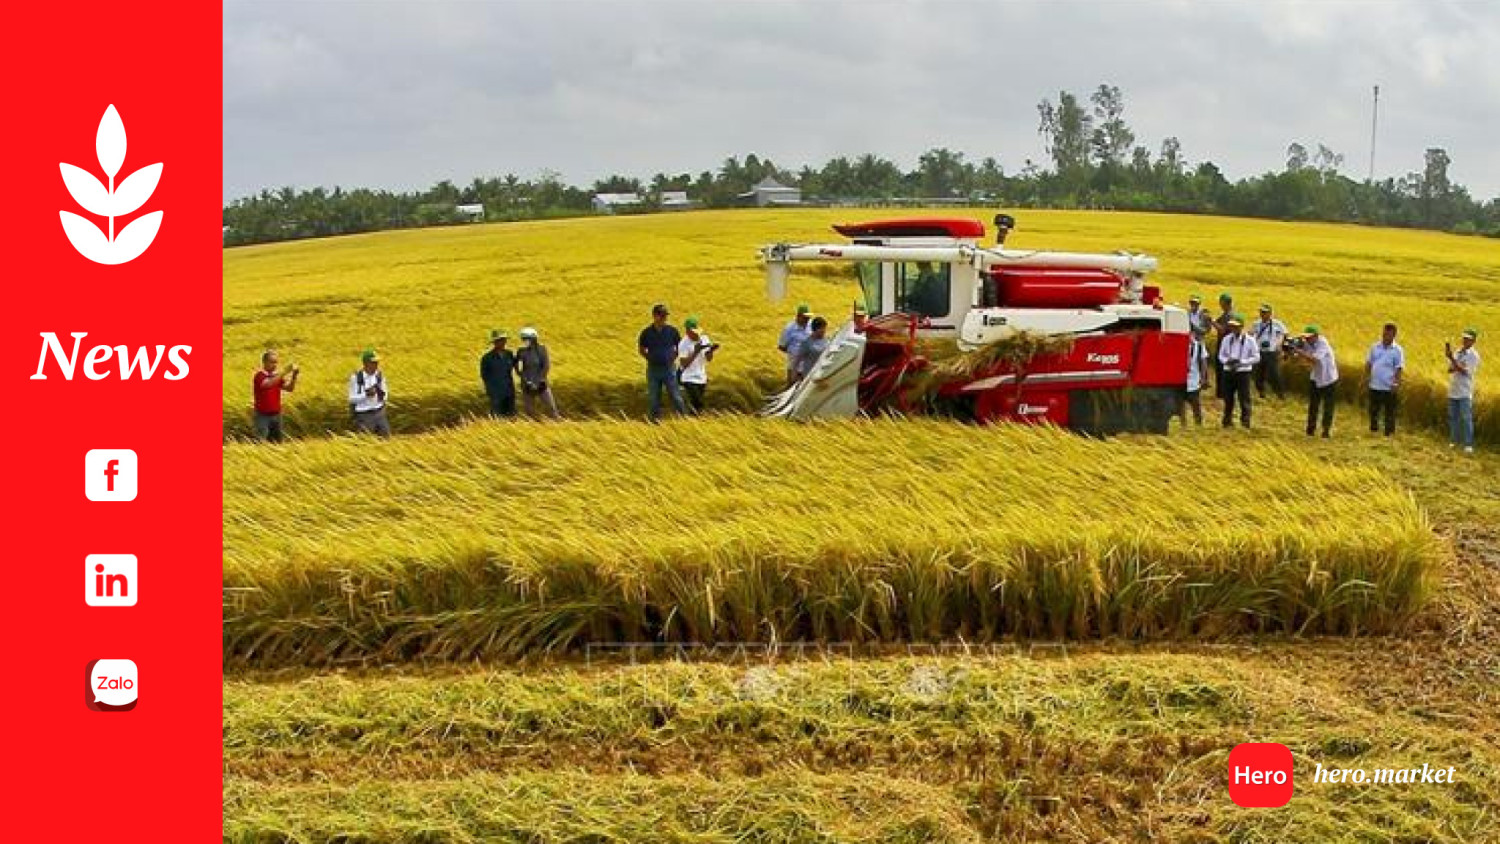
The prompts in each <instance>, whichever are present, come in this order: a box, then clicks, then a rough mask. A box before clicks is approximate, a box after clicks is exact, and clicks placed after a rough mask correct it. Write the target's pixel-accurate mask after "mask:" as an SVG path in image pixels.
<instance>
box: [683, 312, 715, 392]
mask: <svg viewBox="0 0 1500 844" xmlns="http://www.w3.org/2000/svg"><path fill="white" fill-rule="evenodd" d="M698 326H699V321H698V318H697V317H695V316H690V317H688V318H687V319H686V320H684V321H683V323H682V328H683V330H684V331H686V332H687V336H685V337H683V338H682V341H681V342H679V343H678V344H677V378H678V380H679V381H681V382H682V392H683V395H684V396H685V397H686V398H687V403H688V407H689V408H691V409H692V411H693V414H694V415H695V416H696V415H697V414H699V413H702V412H703V394H704V393H705V392H707V391H708V362H709V361H711V360H713V359H714V352H716V351H718V348H719V344H718V343H715V342H713V341H712V340H710V339H708V335H707V334H704V333H703V332H702V331H700V330H699V328H698Z"/></svg>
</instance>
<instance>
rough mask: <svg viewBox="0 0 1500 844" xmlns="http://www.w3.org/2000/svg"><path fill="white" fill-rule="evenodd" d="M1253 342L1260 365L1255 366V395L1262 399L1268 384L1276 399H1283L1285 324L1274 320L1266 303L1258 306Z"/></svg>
mask: <svg viewBox="0 0 1500 844" xmlns="http://www.w3.org/2000/svg"><path fill="white" fill-rule="evenodd" d="M1255 342H1256V343H1257V344H1258V345H1259V346H1260V363H1258V364H1256V365H1255V395H1256V397H1257V398H1261V399H1264V398H1265V397H1266V384H1267V383H1269V384H1270V385H1271V392H1273V393H1275V394H1276V398H1278V399H1279V398H1283V397H1284V396H1283V394H1282V392H1281V345H1282V344H1283V343H1285V342H1286V323H1284V322H1282V321H1281V320H1279V319H1277V318H1276V316H1275V314H1273V313H1272V312H1271V305H1270V303H1268V302H1262V303H1261V306H1260V319H1259V320H1258V321H1257V322H1256V323H1255Z"/></svg>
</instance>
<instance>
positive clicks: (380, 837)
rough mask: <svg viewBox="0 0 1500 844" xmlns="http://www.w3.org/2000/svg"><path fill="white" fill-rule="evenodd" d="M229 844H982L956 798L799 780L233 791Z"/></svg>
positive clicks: (233, 786)
mask: <svg viewBox="0 0 1500 844" xmlns="http://www.w3.org/2000/svg"><path fill="white" fill-rule="evenodd" d="M224 814H225V824H224V840H225V841H226V842H232V844H261V842H285V841H295V842H308V844H323V842H329V844H332V843H333V842H350V841H360V842H367V844H431V842H447V844H470V843H471V842H515V844H554V842H556V844H564V842H603V841H653V842H656V841H660V842H682V844H687V842H705V843H706V844H733V843H734V842H741V841H768V842H769V841H785V842H807V844H814V842H825V841H847V842H853V844H927V842H936V844H947V842H965V844H967V842H978V841H980V840H981V838H980V836H979V835H978V834H977V833H976V832H975V831H974V830H973V829H972V828H971V827H970V826H968V824H967V823H966V820H967V819H966V817H965V815H964V811H963V804H962V803H961V802H959V801H958V800H957V799H956V797H955V795H954V794H953V793H952V791H951V790H950V789H946V788H942V787H937V786H932V785H929V784H927V783H923V782H921V781H917V780H906V779H902V778H900V777H890V776H883V775H876V774H863V775H852V776H846V775H829V776H817V775H812V774H807V773H804V772H800V771H788V772H778V773H775V774H771V775H768V776H765V777H753V778H748V777H747V778H733V779H729V780H716V779H713V778H709V777H705V776H702V775H700V774H691V773H690V774H681V775H673V776H660V777H654V776H644V775H640V774H633V773H631V774H620V775H615V776H607V777H596V776H587V775H583V774H575V773H543V774H535V773H522V774H509V775H506V774H471V775H468V776H464V777H458V778H453V779H446V780H425V781H416V782H406V781H401V780H369V781H365V782H361V783H358V784H355V785H352V786H330V785H328V784H325V783H318V782H307V783H278V784H275V785H269V786H268V785H263V784H261V783H257V782H253V781H245V780H240V779H237V778H233V777H227V778H225V781H224Z"/></svg>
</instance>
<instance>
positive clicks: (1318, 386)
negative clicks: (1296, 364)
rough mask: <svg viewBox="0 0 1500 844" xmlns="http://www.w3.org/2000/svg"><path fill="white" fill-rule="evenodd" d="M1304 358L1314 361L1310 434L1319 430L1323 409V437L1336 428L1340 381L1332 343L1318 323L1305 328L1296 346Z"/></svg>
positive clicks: (1308, 424) (1298, 352)
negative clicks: (1334, 416) (1335, 420)
mask: <svg viewBox="0 0 1500 844" xmlns="http://www.w3.org/2000/svg"><path fill="white" fill-rule="evenodd" d="M1293 350H1294V351H1295V352H1296V353H1297V354H1298V355H1299V356H1301V357H1304V358H1307V360H1309V361H1311V362H1312V375H1311V378H1312V385H1311V389H1310V390H1309V391H1308V393H1307V435H1308V436H1309V437H1310V436H1312V435H1313V434H1315V433H1317V430H1318V415H1319V412H1320V411H1321V413H1322V417H1323V418H1322V421H1323V439H1325V440H1326V439H1328V437H1329V436H1330V435H1331V434H1330V432H1331V431H1332V430H1333V405H1334V390H1335V388H1336V387H1337V386H1338V382H1339V365H1338V362H1337V361H1335V360H1334V358H1333V346H1332V345H1331V344H1330V343H1329V342H1328V340H1327V339H1325V338H1324V337H1323V334H1322V332H1321V331H1319V330H1318V327H1317V326H1316V325H1309V326H1307V328H1305V329H1303V332H1302V342H1301V343H1299V344H1297V345H1296V346H1294V347H1293Z"/></svg>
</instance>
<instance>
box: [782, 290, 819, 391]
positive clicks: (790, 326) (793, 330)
mask: <svg viewBox="0 0 1500 844" xmlns="http://www.w3.org/2000/svg"><path fill="white" fill-rule="evenodd" d="M811 319H812V308H809V307H808V306H807V303H806V302H803V303H802V304H800V305H798V306H797V315H796V316H795V317H793V318H792V321H791V322H789V323H787V324H786V327H785V328H783V329H781V338H780V339H779V340H777V341H776V349H777V351H780V352H781V353H782V354H784V355H786V385H787V386H788V387H790V386H792V385H793V384H795V383H797V355H798V354H799V353H800V352H801V351H802V343H803V342H804V341H805V340H807V335H808V334H811V333H812V329H810V328H808V327H807V326H808V322H809V321H810V320H811Z"/></svg>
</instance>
